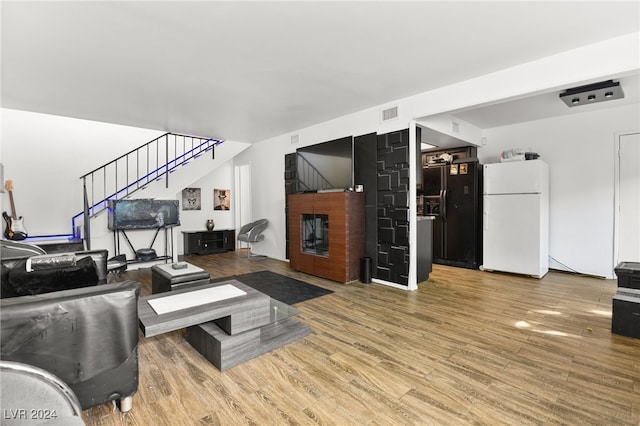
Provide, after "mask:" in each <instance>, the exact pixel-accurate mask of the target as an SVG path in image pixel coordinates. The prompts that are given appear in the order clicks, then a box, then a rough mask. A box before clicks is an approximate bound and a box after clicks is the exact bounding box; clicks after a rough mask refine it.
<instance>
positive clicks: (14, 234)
mask: <svg viewBox="0 0 640 426" xmlns="http://www.w3.org/2000/svg"><path fill="white" fill-rule="evenodd" d="M4 187H5V189H6V190H7V192H8V193H9V200H10V201H11V216H9V215H8V214H7V212H2V217H3V218H4V221H5V222H6V223H7V227H6V228H5V230H4V236H5V237H6V238H8V239H9V240H14V241H20V240H24V239H25V238H27V230H26V229H25V228H24V224H23V220H22V216H20V217H18V215H17V214H16V205H15V203H14V202H13V181H12V180H7V183H6V184H5V186H4Z"/></svg>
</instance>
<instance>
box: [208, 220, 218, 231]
mask: <svg viewBox="0 0 640 426" xmlns="http://www.w3.org/2000/svg"><path fill="white" fill-rule="evenodd" d="M215 226H216V223H215V222H214V221H213V219H209V220H207V231H213V228H214V227H215Z"/></svg>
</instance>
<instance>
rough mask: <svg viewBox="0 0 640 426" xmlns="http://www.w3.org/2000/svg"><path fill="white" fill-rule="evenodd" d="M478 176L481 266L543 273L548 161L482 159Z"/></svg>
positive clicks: (545, 266)
mask: <svg viewBox="0 0 640 426" xmlns="http://www.w3.org/2000/svg"><path fill="white" fill-rule="evenodd" d="M483 178H484V179H483V181H484V184H483V197H482V201H483V232H482V236H483V239H482V248H483V262H482V263H483V265H482V269H483V270H487V271H503V272H512V273H517V274H526V275H530V276H532V277H536V278H542V277H543V276H544V275H545V274H546V273H547V272H548V271H549V166H548V165H547V163H545V162H544V161H542V160H529V161H513V162H507V163H497V164H485V165H484V176H483Z"/></svg>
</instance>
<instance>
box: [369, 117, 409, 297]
mask: <svg viewBox="0 0 640 426" xmlns="http://www.w3.org/2000/svg"><path fill="white" fill-rule="evenodd" d="M377 170H378V179H377V184H378V188H377V216H378V218H377V222H378V232H377V234H378V250H377V251H378V252H377V256H376V257H377V259H376V260H377V261H376V269H375V271H374V274H373V275H374V277H376V278H379V279H382V280H386V281H390V282H393V283H396V284H401V285H408V282H409V220H408V219H409V218H408V210H409V130H408V129H405V130H401V131H398V132H391V133H387V134H384V135H378V150H377Z"/></svg>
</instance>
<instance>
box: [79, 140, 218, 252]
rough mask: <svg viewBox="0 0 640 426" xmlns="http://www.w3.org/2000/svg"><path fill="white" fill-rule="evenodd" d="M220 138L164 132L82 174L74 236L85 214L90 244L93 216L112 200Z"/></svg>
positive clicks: (207, 148)
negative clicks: (81, 200) (80, 198)
mask: <svg viewBox="0 0 640 426" xmlns="http://www.w3.org/2000/svg"><path fill="white" fill-rule="evenodd" d="M222 142H223V140H221V139H212V138H209V139H207V138H201V137H198V136H188V135H181V134H178V133H165V134H164V135H162V136H159V137H157V138H155V139H153V140H152V141H149V142H147V143H146V144H144V145H142V146H140V147H138V148H135V149H133V150H131V151H129V152H127V153H126V154H123V155H121V156H120V157H118V158H116V159H115V160H112V161H110V162H108V163H106V164H104V165H102V166H100V167H98V168H96V169H94V170H92V171H90V172H89V173H87V174H85V175H83V176H81V177H80V179H81V180H82V188H83V194H84V197H83V198H84V208H83V211H82V212H81V213H79V214H77V215H76V216H74V217H73V219H72V227H73V232H74V236H76V237H79V230H78V227H77V226H76V222H77V220H78V219H79V218H80V217H83V223H84V238H85V240H86V244H87V248H90V241H91V239H90V236H91V227H90V219H91V218H92V217H95V216H96V215H98V214H100V213H101V212H103V211H105V210H106V208H107V206H108V203H109V201H111V200H119V199H122V198H126V197H128V196H130V195H131V194H133V193H135V192H136V191H139V190H141V189H144V188H145V187H146V186H147V185H148V184H149V183H151V182H155V181H160V180H162V179H164V180H165V187H166V188H168V187H169V176H170V175H171V173H173V172H174V171H175V170H176V169H177V168H178V167H181V166H184V165H186V164H187V163H188V162H189V161H191V160H193V159H196V158H198V157H200V156H202V155H203V154H204V153H205V152H207V151H211V152H212V156H213V158H215V147H216V145H219V144H221V143H222Z"/></svg>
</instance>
